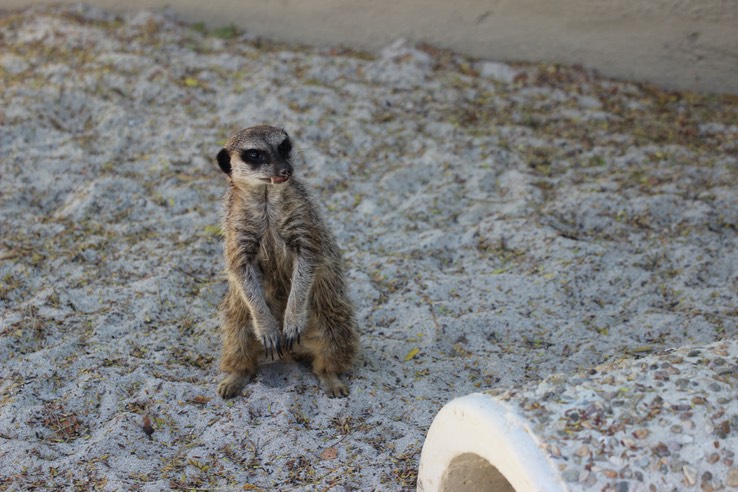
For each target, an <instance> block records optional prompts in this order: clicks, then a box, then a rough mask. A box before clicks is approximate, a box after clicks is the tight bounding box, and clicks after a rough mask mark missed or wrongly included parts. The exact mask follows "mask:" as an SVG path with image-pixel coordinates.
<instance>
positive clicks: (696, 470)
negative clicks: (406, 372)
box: [418, 340, 738, 492]
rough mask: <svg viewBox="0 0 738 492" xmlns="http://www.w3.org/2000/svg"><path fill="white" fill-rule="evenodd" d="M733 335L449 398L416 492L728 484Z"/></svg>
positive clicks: (737, 442) (737, 392)
mask: <svg viewBox="0 0 738 492" xmlns="http://www.w3.org/2000/svg"><path fill="white" fill-rule="evenodd" d="M736 452H738V341H736V340H729V341H723V342H718V343H714V344H710V345H706V346H699V347H684V348H680V349H676V350H673V351H670V352H667V353H664V354H660V355H652V356H649V357H645V358H642V359H636V360H633V359H630V360H624V361H619V362H614V363H609V364H607V365H604V366H600V367H597V368H595V369H594V370H592V371H590V374H587V375H575V376H567V375H555V376H551V377H549V378H547V379H546V380H544V381H543V382H542V383H540V384H538V385H532V386H528V387H525V388H522V389H517V390H509V391H506V392H504V393H499V394H493V393H476V394H473V395H468V396H465V397H462V398H458V399H456V400H453V401H451V402H449V403H448V404H447V405H446V406H445V407H444V408H443V409H442V410H441V411H440V412H439V413H438V415H437V416H436V418H435V419H434V421H433V424H432V425H431V427H430V430H429V431H428V436H427V438H426V441H425V444H424V445H423V452H422V455H421V458H420V470H419V474H418V490H419V491H423V492H432V491H445V492H451V491H453V492H459V491H475V492H477V491H479V492H481V491H486V490H494V491H516V492H529V491H530V492H533V491H536V492H538V491H552V492H553V491H580V490H581V491H584V490H596V491H617V492H625V491H627V492H636V491H648V492H651V491H681V490H690V489H693V490H702V491H708V492H709V491H716V490H738V458H737V457H736V456H735V453H736Z"/></svg>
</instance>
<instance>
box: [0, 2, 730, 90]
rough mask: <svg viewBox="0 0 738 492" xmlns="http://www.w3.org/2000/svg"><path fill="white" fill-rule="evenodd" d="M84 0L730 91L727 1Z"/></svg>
mask: <svg viewBox="0 0 738 492" xmlns="http://www.w3.org/2000/svg"><path fill="white" fill-rule="evenodd" d="M46 3H59V1H58V0H35V1H31V2H27V1H24V0H0V8H5V9H8V8H22V7H26V6H28V5H31V4H46ZM61 3H74V2H72V1H70V0H62V2H61ZM90 3H92V4H94V5H97V6H100V7H103V8H106V9H110V10H114V11H123V10H136V9H142V8H163V7H165V6H167V5H169V6H170V7H171V9H172V10H174V11H175V12H177V13H178V14H180V15H181V16H183V17H184V18H185V19H187V20H189V21H193V22H195V21H204V22H206V23H208V24H210V25H223V24H234V25H236V26H238V27H239V28H242V29H245V30H247V31H249V32H252V33H254V34H256V35H259V36H263V37H267V38H272V39H278V40H284V41H289V42H298V43H305V44H311V45H325V44H345V45H350V46H353V47H356V48H362V49H369V50H377V49H379V48H382V47H384V46H386V45H388V44H390V43H391V42H392V41H394V40H395V39H397V38H400V37H403V38H407V39H409V40H411V41H426V42H429V43H432V44H435V45H438V46H440V47H444V48H450V49H453V50H456V51H460V52H462V53H466V54H470V55H473V56H476V57H480V58H484V59H492V60H504V61H532V62H539V61H542V62H555V63H564V64H582V65H584V66H587V67H590V68H594V69H596V70H598V71H599V72H601V73H603V74H604V75H607V76H611V77H616V78H621V79H629V80H638V81H649V82H653V83H655V84H657V85H660V86H662V87H665V88H669V89H679V90H694V91H701V92H714V93H733V94H738V34H736V33H738V3H736V2H735V1H733V0H682V1H679V2H674V1H672V0H649V1H645V2H644V1H641V0H627V1H622V2H605V1H591V0H557V1H555V2H551V1H547V0H515V1H512V0H495V1H491V2H490V1H482V0H459V1H457V2H444V1H443V0H393V1H387V2H363V1H360V0H311V1H309V2H305V1H300V0H282V1H280V2H260V1H257V0H243V1H237V0H211V1H210V2H197V1H193V0H183V1H176V2H171V1H167V0H130V1H127V2H122V1H120V0H95V1H91V2H90Z"/></svg>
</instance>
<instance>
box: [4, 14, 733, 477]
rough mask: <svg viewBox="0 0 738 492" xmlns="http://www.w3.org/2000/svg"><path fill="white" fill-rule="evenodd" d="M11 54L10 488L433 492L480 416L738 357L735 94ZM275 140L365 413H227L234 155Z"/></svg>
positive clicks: (118, 49)
mask: <svg viewBox="0 0 738 492" xmlns="http://www.w3.org/2000/svg"><path fill="white" fill-rule="evenodd" d="M0 46H2V50H1V52H0V86H2V87H3V89H2V92H0V98H1V101H0V125H1V126H0V159H1V161H0V173H1V176H2V179H0V207H1V208H0V229H1V230H2V234H1V236H0V279H1V281H2V283H1V284H0V332H1V333H2V338H0V375H1V376H2V383H0V384H1V385H2V386H1V388H2V392H1V393H0V395H1V396H0V398H1V400H0V408H1V410H0V488H2V489H9V490H26V489H30V488H33V487H34V486H43V487H45V488H50V489H54V488H60V489H63V488H66V489H73V488H75V487H77V488H80V489H83V490H89V489H104V490H150V491H158V490H162V489H166V488H173V489H176V488H181V489H188V490H191V489H200V490H215V489H217V490H242V489H243V490H250V489H254V490H257V489H266V490H285V489H295V490H313V489H316V490H324V489H330V490H357V489H360V490H397V489H411V488H413V487H414V486H415V480H416V474H417V465H418V458H419V453H420V449H421V446H422V443H423V439H424V435H425V432H426V430H427V428H428V426H429V425H430V423H431V421H432V419H433V416H434V415H435V414H436V412H437V411H438V410H439V409H440V408H441V407H442V405H443V404H444V403H445V402H447V401H448V400H449V399H451V398H454V397H456V396H460V395H464V394H468V393H470V392H473V391H478V390H480V389H489V388H497V389H501V390H504V389H506V388H514V387H516V386H519V385H524V384H526V383H530V384H532V383H535V382H537V381H539V380H541V379H542V378H543V377H545V376H547V375H549V374H551V373H561V376H560V377H561V378H562V380H563V381H565V380H566V379H567V378H569V377H571V378H574V377H575V375H576V374H578V373H581V372H582V371H586V370H587V369H588V368H590V367H592V366H593V365H595V364H599V363H601V362H603V361H606V360H617V359H622V358H633V357H640V356H643V355H648V354H655V353H659V352H660V351H662V350H665V349H668V348H673V347H680V346H685V345H690V344H704V343H709V342H713V341H717V340H721V339H725V338H732V337H735V335H736V330H737V328H736V317H737V316H736V315H737V314H738V307H737V306H738V233H737V229H738V184H737V183H738V126H737V124H736V122H737V121H738V100H736V99H735V98H727V97H723V98H717V97H712V98H703V97H699V96H695V95H693V94H679V93H665V92H661V91H659V90H657V89H655V88H653V87H648V86H643V85H638V84H632V83H624V82H613V81H609V80H605V79H602V78H599V77H597V76H596V75H595V74H592V73H589V72H586V71H583V70H579V69H575V68H567V67H556V66H534V65H515V66H510V65H503V64H499V63H495V62H484V61H479V60H471V59H468V58H464V57H461V56H458V55H455V54H453V53H448V52H443V51H438V50H436V49H434V48H432V47H429V46H412V45H408V44H407V43H403V42H397V43H394V44H392V45H390V46H388V47H387V48H386V49H385V50H383V51H382V52H381V53H378V54H376V55H370V54H366V53H358V52H353V51H350V50H345V49H341V48H338V47H336V48H326V49H319V50H316V49H306V48H301V47H297V46H284V45H278V44H273V43H266V42H263V41H260V40H258V39H253V38H251V37H249V36H248V35H244V34H242V33H239V32H237V31H234V30H232V29H219V30H214V31H209V32H206V31H205V30H204V29H203V28H201V27H200V26H189V27H188V26H185V25H182V24H179V23H177V22H175V21H173V20H171V19H170V18H168V17H166V16H162V15H159V14H150V13H139V14H136V15H132V16H129V17H125V18H118V17H114V16H112V15H109V14H106V13H104V12H100V11H97V10H90V9H86V8H81V7H77V8H65V9H59V10H54V9H48V8H47V9H43V10H31V11H26V12H23V13H20V14H6V15H3V16H2V17H0ZM256 123H271V124H275V125H281V126H284V127H285V128H286V129H287V130H288V131H289V132H290V133H291V134H292V136H293V137H294V139H295V140H296V142H297V144H298V145H299V146H300V148H301V159H300V161H301V163H302V164H301V165H300V166H299V167H297V170H296V172H298V173H299V174H300V175H301V176H302V177H303V178H304V179H305V180H306V181H307V182H308V183H310V185H311V186H312V187H313V189H314V191H315V195H316V196H317V197H319V200H320V201H321V203H322V204H323V206H324V215H325V217H326V219H327V221H328V222H329V223H330V225H331V226H332V227H333V229H334V231H335V233H336V236H337V238H338V241H339V243H340V245H341V247H342V248H343V250H344V254H345V257H346V261H347V265H348V271H349V277H350V279H349V280H350V284H351V288H352V294H353V298H354V299H355V303H356V307H357V314H358V319H359V321H360V325H361V329H362V346H363V353H362V356H361V358H360V360H359V362H358V364H357V365H356V367H355V369H354V370H353V372H352V373H351V374H348V375H346V376H345V380H346V381H347V382H348V384H349V386H350V388H351V396H350V397H348V398H346V399H328V398H327V397H325V396H324V395H323V393H322V392H321V391H320V390H319V388H318V387H317V384H316V380H315V378H314V377H313V376H312V374H311V373H310V372H309V370H308V369H307V368H306V367H303V366H301V365H298V364H284V363H278V362H275V363H271V364H267V365H265V366H263V368H262V370H261V372H260V374H259V376H258V377H257V379H256V380H255V381H254V382H253V383H252V384H250V385H249V386H248V387H247V388H246V389H245V390H244V393H243V396H242V397H238V398H236V399H234V400H231V401H227V402H226V401H223V400H221V399H220V398H218V397H217V396H216V394H215V386H216V382H217V381H218V379H219V377H220V376H219V374H218V370H217V360H218V354H219V334H218V324H217V319H216V309H217V304H218V302H219V300H220V297H221V296H222V294H223V292H224V288H225V282H224V276H223V274H222V260H221V246H220V236H219V228H218V224H219V216H220V210H221V205H220V198H221V195H222V193H223V190H224V187H225V180H224V178H223V176H222V174H221V173H220V171H219V170H218V168H217V166H216V165H215V163H214V155H215V153H216V152H217V151H218V149H219V146H220V145H222V143H223V142H224V140H225V139H226V137H227V136H228V134H229V133H230V132H231V131H232V130H234V129H237V128H240V127H244V126H249V125H252V124H256ZM733 432H736V431H735V430H734V431H733Z"/></svg>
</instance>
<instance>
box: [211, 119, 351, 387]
mask: <svg viewBox="0 0 738 492" xmlns="http://www.w3.org/2000/svg"><path fill="white" fill-rule="evenodd" d="M217 161H218V165H219V166H220V169H221V170H222V171H223V172H224V173H225V174H226V176H227V179H228V190H227V191H226V194H225V199H224V209H225V210H224V212H225V213H224V216H223V227H222V229H223V235H224V243H225V244H224V256H225V266H226V274H227V278H228V290H227V292H226V294H225V297H224V299H223V301H222V303H221V306H220V320H221V330H222V338H223V347H222V356H221V362H220V369H221V370H222V371H223V372H225V373H227V375H226V377H225V378H224V379H223V380H222V381H221V382H220V384H219V385H218V394H220V396H222V397H223V398H231V397H233V396H235V395H236V394H238V393H239V392H240V391H241V389H242V388H243V387H244V386H245V385H246V383H248V382H249V381H250V380H251V378H252V377H253V376H254V374H255V373H256V371H257V367H258V359H259V358H260V354H262V353H263V354H264V357H265V358H267V357H271V359H272V360H273V359H274V355H275V353H276V355H277V356H278V357H279V358H282V357H283V356H285V355H291V356H294V357H295V358H298V359H299V358H306V359H308V360H311V361H312V370H313V372H314V373H315V375H316V376H317V377H318V380H319V381H320V384H321V386H322V387H323V389H324V390H325V392H326V393H327V394H328V396H330V397H343V396H347V395H348V393H349V390H348V387H347V386H346V385H345V384H344V383H342V382H341V380H340V379H339V378H338V374H339V373H341V372H344V371H346V370H348V369H349V368H350V367H351V365H352V364H353V361H354V359H355V357H356V354H357V351H358V330H357V327H356V321H355V316H354V309H353V305H352V303H351V301H350V299H349V297H348V292H347V288H346V282H345V276H344V271H343V260H342V257H341V253H340V251H339V249H338V247H337V245H336V241H335V239H334V237H333V234H332V233H331V231H330V230H329V229H328V228H327V227H326V225H325V224H324V222H323V220H322V219H321V216H320V214H319V212H318V209H317V208H316V206H315V204H314V202H313V200H312V199H311V197H310V194H309V193H308V191H307V189H306V188H305V186H304V185H303V184H302V183H301V182H300V181H299V180H298V179H296V178H295V177H294V176H293V152H292V142H291V141H290V137H289V136H288V135H287V133H286V132H285V131H284V130H282V129H279V128H274V127H271V126H265V125H260V126H254V127H251V128H246V129H244V130H241V131H238V132H236V133H234V134H233V136H231V138H230V139H229V140H228V142H227V143H226V145H225V147H224V148H222V149H221V150H220V152H218V155H217Z"/></svg>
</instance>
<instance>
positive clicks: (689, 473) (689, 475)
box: [682, 465, 697, 485]
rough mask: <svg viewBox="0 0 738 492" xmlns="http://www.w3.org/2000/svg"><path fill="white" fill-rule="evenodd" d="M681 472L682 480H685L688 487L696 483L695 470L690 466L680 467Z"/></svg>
mask: <svg viewBox="0 0 738 492" xmlns="http://www.w3.org/2000/svg"><path fill="white" fill-rule="evenodd" d="M682 471H683V472H684V478H685V479H687V483H689V485H694V484H696V483H697V468H695V467H693V466H692V465H684V466H683V467H682Z"/></svg>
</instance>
